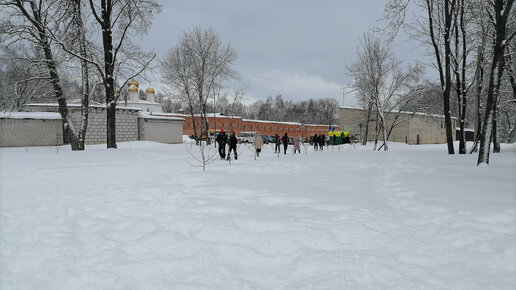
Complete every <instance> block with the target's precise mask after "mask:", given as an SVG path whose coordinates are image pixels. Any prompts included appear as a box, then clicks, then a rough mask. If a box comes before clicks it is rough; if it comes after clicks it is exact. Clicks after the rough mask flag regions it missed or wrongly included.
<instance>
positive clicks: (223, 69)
mask: <svg viewBox="0 0 516 290" xmlns="http://www.w3.org/2000/svg"><path fill="white" fill-rule="evenodd" d="M236 59H237V51H236V50H235V49H234V48H233V47H232V46H231V45H230V44H224V43H223V42H222V40H221V39H220V37H219V36H218V34H217V33H216V32H215V31H214V30H213V29H202V28H200V27H194V28H192V29H190V30H188V31H186V32H185V33H184V34H183V36H182V37H181V39H180V40H179V44H178V46H176V47H173V48H172V49H170V51H169V52H168V54H167V55H166V56H165V58H164V59H163V61H162V62H161V66H160V68H161V75H162V81H163V83H164V84H165V85H167V86H168V87H169V88H170V89H171V90H172V91H173V92H174V93H175V95H176V96H179V97H181V98H182V99H183V100H184V101H185V103H186V104H187V105H188V106H189V107H190V112H191V117H192V122H193V124H194V134H195V135H196V136H199V133H200V136H208V132H209V124H208V118H207V111H206V108H207V103H208V100H209V99H210V98H211V97H213V95H214V94H216V93H217V88H219V87H222V86H223V84H222V83H223V82H224V81H227V80H228V79H232V78H236V76H237V74H236V72H235V71H234V70H233V68H232V66H233V64H234V62H235V61H236ZM195 112H198V113H199V114H200V116H201V117H200V119H201V124H200V128H197V124H195V120H194V113H195Z"/></svg>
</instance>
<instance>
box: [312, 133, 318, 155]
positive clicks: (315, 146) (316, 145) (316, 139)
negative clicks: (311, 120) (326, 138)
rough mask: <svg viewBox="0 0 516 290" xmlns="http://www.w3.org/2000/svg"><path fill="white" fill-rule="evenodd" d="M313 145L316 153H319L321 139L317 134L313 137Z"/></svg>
mask: <svg viewBox="0 0 516 290" xmlns="http://www.w3.org/2000/svg"><path fill="white" fill-rule="evenodd" d="M313 143H314V151H317V149H318V148H319V137H318V136H317V134H315V136H314V137H313Z"/></svg>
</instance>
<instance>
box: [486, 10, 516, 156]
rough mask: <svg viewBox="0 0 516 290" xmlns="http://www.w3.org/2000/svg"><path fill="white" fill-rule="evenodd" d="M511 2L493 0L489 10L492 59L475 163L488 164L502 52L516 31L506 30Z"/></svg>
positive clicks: (502, 70) (501, 72) (502, 64)
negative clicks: (492, 41)
mask: <svg viewBox="0 0 516 290" xmlns="http://www.w3.org/2000/svg"><path fill="white" fill-rule="evenodd" d="M513 3H514V1H513V0H494V1H493V3H492V6H491V10H490V11H489V12H490V14H489V15H490V18H491V21H492V24H493V27H494V31H495V39H494V43H493V59H492V62H491V67H490V70H489V84H488V88H487V100H486V108H485V113H484V121H483V124H482V131H481V136H480V148H479V151H478V161H477V165H482V164H486V165H487V164H489V151H490V145H491V140H492V138H493V133H494V132H493V131H494V126H493V122H495V120H496V112H497V99H498V95H499V93H500V85H501V81H502V77H503V72H504V69H505V55H504V52H505V49H506V46H507V45H508V44H509V43H510V41H511V40H512V38H514V37H515V35H516V31H507V26H508V20H509V19H510V16H512V17H513V14H512V12H513V11H512V5H513Z"/></svg>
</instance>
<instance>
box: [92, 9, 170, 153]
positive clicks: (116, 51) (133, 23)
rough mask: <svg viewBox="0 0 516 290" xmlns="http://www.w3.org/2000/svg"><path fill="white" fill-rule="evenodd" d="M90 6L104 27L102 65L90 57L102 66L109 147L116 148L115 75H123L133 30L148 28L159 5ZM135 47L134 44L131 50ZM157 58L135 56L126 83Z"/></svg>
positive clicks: (99, 66) (116, 95) (116, 98)
mask: <svg viewBox="0 0 516 290" xmlns="http://www.w3.org/2000/svg"><path fill="white" fill-rule="evenodd" d="M89 6H90V9H91V13H92V14H93V16H94V18H95V20H96V22H97V23H98V25H99V26H100V28H101V30H102V47H103V61H102V65H99V64H98V63H97V62H96V61H94V60H91V59H89V61H90V62H91V63H93V64H96V65H97V67H98V68H99V71H100V72H101V76H102V82H103V85H104V90H105V95H106V111H107V136H106V137H107V148H116V147H117V145H116V105H117V101H118V97H119V96H118V94H116V93H115V83H116V82H115V77H116V75H120V70H121V69H122V68H121V67H120V65H121V63H122V61H121V60H120V58H121V54H123V52H124V48H126V47H125V46H130V40H129V36H130V33H131V32H132V31H139V32H144V31H146V30H147V29H148V27H149V25H150V19H152V16H153V15H154V14H156V13H158V12H159V11H160V6H159V5H158V4H157V3H155V2H154V1H152V0H146V1H140V0H126V1H115V0H89ZM133 48H134V47H131V49H133ZM127 51H128V50H126V52H127ZM154 57H155V55H151V56H149V55H146V56H144V57H143V58H142V59H138V57H135V58H133V62H132V66H133V67H132V70H131V69H130V70H129V71H130V72H129V75H130V76H129V77H127V78H126V79H125V81H124V84H123V85H125V83H127V81H128V80H129V79H131V78H134V77H135V76H137V75H139V74H140V73H141V72H142V71H143V70H145V69H146V68H147V66H148V65H149V63H150V62H151V61H152V60H153V59H154ZM129 58H130V57H129ZM101 67H102V69H101ZM123 85H122V86H123Z"/></svg>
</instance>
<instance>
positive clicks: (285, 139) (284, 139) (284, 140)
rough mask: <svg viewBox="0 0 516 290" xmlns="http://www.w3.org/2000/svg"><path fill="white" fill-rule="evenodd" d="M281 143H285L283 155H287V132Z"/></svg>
mask: <svg viewBox="0 0 516 290" xmlns="http://www.w3.org/2000/svg"><path fill="white" fill-rule="evenodd" d="M281 141H282V142H283V154H287V147H288V136H287V133H286V132H285V135H283V137H282V138H281Z"/></svg>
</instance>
